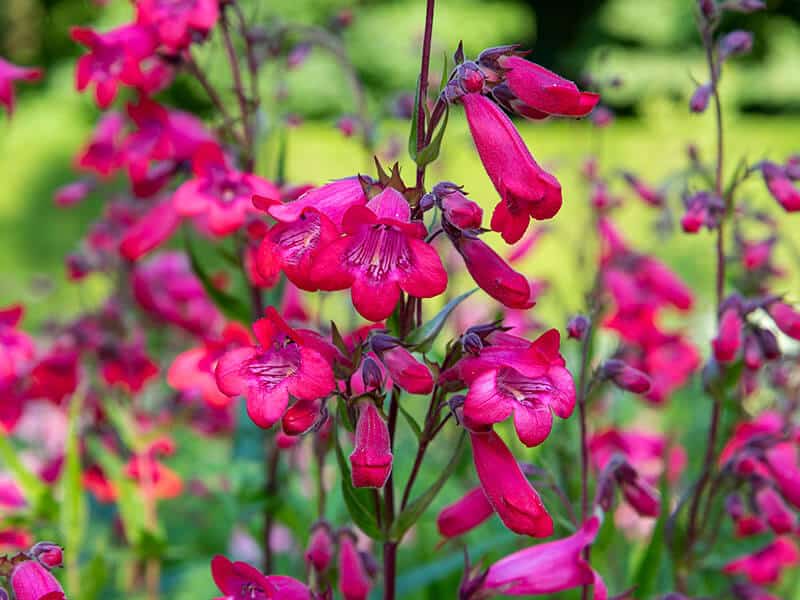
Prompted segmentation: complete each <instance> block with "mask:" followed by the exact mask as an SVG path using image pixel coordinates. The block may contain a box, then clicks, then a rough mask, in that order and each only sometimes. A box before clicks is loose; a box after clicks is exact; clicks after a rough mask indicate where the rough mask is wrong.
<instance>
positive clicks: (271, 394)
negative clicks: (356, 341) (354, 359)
mask: <svg viewBox="0 0 800 600" xmlns="http://www.w3.org/2000/svg"><path fill="white" fill-rule="evenodd" d="M253 332H254V333H255V336H256V340H257V342H258V343H257V345H255V346H245V347H242V348H236V349H233V350H230V351H228V352H226V353H225V354H224V355H223V356H222V358H220V359H219V362H218V363H217V368H216V370H215V373H216V378H217V385H218V386H219V389H220V390H221V391H222V392H223V393H224V394H227V395H228V396H232V397H233V396H239V395H244V396H245V399H246V400H247V413H248V414H249V415H250V418H251V419H252V420H253V422H255V424H256V425H258V426H259V427H263V428H265V429H268V428H269V427H272V425H274V424H275V423H276V422H277V421H278V420H279V419H280V418H281V417H282V416H283V413H284V412H286V408H287V407H288V405H289V396H290V395H291V396H292V397H293V398H296V399H298V400H316V399H317V398H323V397H325V396H327V395H328V394H329V393H331V392H332V391H333V388H334V379H333V370H332V368H331V360H332V354H331V350H330V348H329V347H328V346H327V345H326V343H325V342H324V341H323V340H322V338H321V337H319V335H318V334H316V333H314V332H313V331H309V330H306V329H292V328H291V327H289V326H288V325H287V324H286V322H285V321H284V320H283V319H282V318H281V317H280V316H279V315H278V313H277V311H276V310H275V309H274V308H273V307H269V308H267V312H266V318H264V319H260V320H258V321H256V322H255V323H254V324H253Z"/></svg>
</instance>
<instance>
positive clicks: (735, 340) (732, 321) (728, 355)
mask: <svg viewBox="0 0 800 600" xmlns="http://www.w3.org/2000/svg"><path fill="white" fill-rule="evenodd" d="M741 345H742V318H741V317H740V316H739V311H738V310H737V309H736V308H728V309H727V310H725V311H724V312H723V313H722V317H721V318H720V321H719V332H718V333H717V337H715V338H714V339H713V340H712V341H711V347H712V348H713V349H714V358H716V359H717V360H718V361H719V362H722V363H727V362H731V361H732V360H733V359H734V358H736V355H737V353H738V352H739V348H740V347H741Z"/></svg>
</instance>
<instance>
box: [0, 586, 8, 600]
mask: <svg viewBox="0 0 800 600" xmlns="http://www.w3.org/2000/svg"><path fill="white" fill-rule="evenodd" d="M0 600H8V592H7V591H6V590H5V588H1V587H0Z"/></svg>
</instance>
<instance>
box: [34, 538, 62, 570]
mask: <svg viewBox="0 0 800 600" xmlns="http://www.w3.org/2000/svg"><path fill="white" fill-rule="evenodd" d="M29 554H30V555H31V556H32V557H33V558H35V559H36V560H38V561H39V562H40V563H42V564H43V565H44V566H45V567H47V568H48V569H54V568H56V567H60V566H62V565H63V564H64V550H63V548H61V546H59V545H58V544H54V543H53V542H39V543H37V544H36V545H34V546H33V548H31V549H30V552H29Z"/></svg>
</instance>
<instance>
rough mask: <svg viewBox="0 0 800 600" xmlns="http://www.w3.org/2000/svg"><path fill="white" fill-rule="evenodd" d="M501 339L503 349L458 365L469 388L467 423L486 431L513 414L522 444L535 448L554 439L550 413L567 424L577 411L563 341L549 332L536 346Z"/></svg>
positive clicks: (498, 347) (492, 349) (495, 348)
mask: <svg viewBox="0 0 800 600" xmlns="http://www.w3.org/2000/svg"><path fill="white" fill-rule="evenodd" d="M501 339H502V340H503V341H504V342H505V345H501V344H498V345H492V346H489V347H486V348H484V349H483V350H482V351H481V353H480V355H479V356H477V357H468V358H465V359H463V360H462V361H461V364H460V365H459V366H458V368H459V370H460V374H461V377H462V379H463V381H464V382H465V383H467V385H468V386H469V391H468V392H467V397H466V400H465V402H464V420H465V424H466V425H467V426H468V427H470V428H478V429H480V428H485V427H487V426H489V425H492V424H494V423H499V422H501V421H504V420H506V419H507V418H508V417H509V416H511V415H512V414H513V415H514V427H515V429H516V431H517V435H518V436H519V439H520V440H521V441H522V443H523V444H525V445H526V446H536V445H538V444H541V443H542V442H543V441H544V440H545V439H546V438H547V436H548V435H549V434H550V429H551V428H552V425H553V415H552V413H553V412H555V413H556V414H557V415H558V416H559V417H561V418H562V419H566V418H567V417H569V416H570V415H571V414H572V410H573V408H574V407H575V385H574V383H573V381H572V376H571V375H570V373H569V371H567V369H566V367H565V362H564V359H563V357H562V356H561V354H560V353H559V345H560V336H559V334H558V331H556V330H555V329H551V330H550V331H548V332H546V333H544V334H543V335H542V336H540V337H539V338H538V339H537V340H536V341H534V342H528V341H527V340H523V339H522V338H515V337H514V336H510V335H505V336H503V337H502V338H501ZM511 344H514V345H511Z"/></svg>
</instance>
